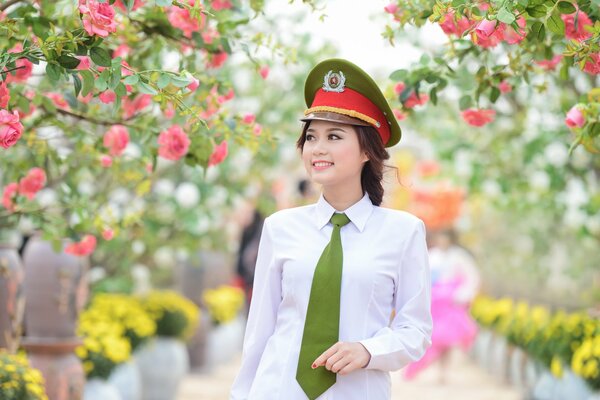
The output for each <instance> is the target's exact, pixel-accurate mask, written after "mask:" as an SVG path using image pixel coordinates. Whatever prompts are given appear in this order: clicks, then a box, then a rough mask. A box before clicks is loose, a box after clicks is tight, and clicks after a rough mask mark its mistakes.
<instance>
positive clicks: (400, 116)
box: [392, 108, 406, 121]
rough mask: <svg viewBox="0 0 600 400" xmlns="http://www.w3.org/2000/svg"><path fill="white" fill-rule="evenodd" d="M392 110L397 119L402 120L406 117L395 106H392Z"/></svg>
mask: <svg viewBox="0 0 600 400" xmlns="http://www.w3.org/2000/svg"><path fill="white" fill-rule="evenodd" d="M392 112H393V113H394V117H396V119H397V120H398V121H402V120H404V119H406V114H404V113H403V112H402V111H400V110H398V109H397V108H394V109H393V110H392Z"/></svg>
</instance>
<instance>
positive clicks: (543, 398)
mask: <svg viewBox="0 0 600 400" xmlns="http://www.w3.org/2000/svg"><path fill="white" fill-rule="evenodd" d="M560 386H561V382H560V379H558V378H556V377H555V376H554V375H553V374H552V373H551V372H550V371H549V370H548V369H546V368H544V369H543V370H542V371H541V373H540V374H539V378H538V380H537V381H536V383H535V386H534V387H533V398H534V399H535V400H562V398H561V396H560V392H561V388H560Z"/></svg>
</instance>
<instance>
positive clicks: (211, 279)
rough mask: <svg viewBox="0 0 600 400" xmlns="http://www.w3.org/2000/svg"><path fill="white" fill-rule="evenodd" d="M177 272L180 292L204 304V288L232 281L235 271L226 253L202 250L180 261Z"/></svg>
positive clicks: (198, 303) (199, 303) (197, 302)
mask: <svg viewBox="0 0 600 400" xmlns="http://www.w3.org/2000/svg"><path fill="white" fill-rule="evenodd" d="M177 274H178V277H177V281H178V287H179V292H180V293H182V294H183V295H184V296H185V297H187V298H188V299H190V300H191V301H193V302H194V303H196V305H197V306H202V293H203V292H204V290H205V289H210V288H216V287H218V286H220V285H225V284H227V283H229V282H231V280H232V279H233V276H234V271H233V265H232V262H231V258H230V257H229V256H228V255H227V254H226V253H224V252H217V251H205V250H202V251H199V252H197V253H196V255H195V256H194V257H190V258H189V259H188V260H187V261H185V262H182V263H180V264H179V265H178V269H177Z"/></svg>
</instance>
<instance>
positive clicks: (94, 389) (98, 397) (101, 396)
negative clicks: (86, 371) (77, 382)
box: [83, 378, 123, 400]
mask: <svg viewBox="0 0 600 400" xmlns="http://www.w3.org/2000/svg"><path fill="white" fill-rule="evenodd" d="M83 400H123V399H122V398H121V395H120V394H119V391H118V390H117V389H116V388H115V386H114V385H113V384H111V383H110V382H108V381H105V380H104V379H99V378H93V379H91V380H89V381H87V382H86V383H85V388H84V391H83Z"/></svg>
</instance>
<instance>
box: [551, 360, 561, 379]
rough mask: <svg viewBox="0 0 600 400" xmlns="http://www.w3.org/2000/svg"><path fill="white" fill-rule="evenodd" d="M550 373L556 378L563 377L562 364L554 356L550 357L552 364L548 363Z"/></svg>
mask: <svg viewBox="0 0 600 400" xmlns="http://www.w3.org/2000/svg"><path fill="white" fill-rule="evenodd" d="M550 371H551V372H552V375H554V376H556V377H557V378H562V376H563V369H562V363H561V362H560V359H559V358H558V357H556V356H554V357H552V362H551V363H550Z"/></svg>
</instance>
